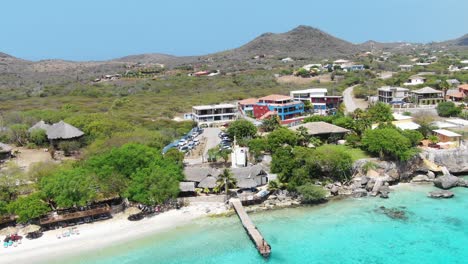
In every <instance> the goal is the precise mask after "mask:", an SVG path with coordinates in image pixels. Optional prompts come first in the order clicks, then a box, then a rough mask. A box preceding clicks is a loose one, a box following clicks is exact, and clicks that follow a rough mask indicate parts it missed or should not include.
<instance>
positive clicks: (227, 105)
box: [192, 104, 236, 110]
mask: <svg viewBox="0 0 468 264" xmlns="http://www.w3.org/2000/svg"><path fill="white" fill-rule="evenodd" d="M192 108H193V109H195V110H208V109H218V108H236V106H235V105H233V104H216V105H196V106H193V107H192Z"/></svg>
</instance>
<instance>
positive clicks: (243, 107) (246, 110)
mask: <svg viewBox="0 0 468 264" xmlns="http://www.w3.org/2000/svg"><path fill="white" fill-rule="evenodd" d="M257 102H258V99H257V98H247V99H244V100H241V101H239V102H237V106H238V109H239V111H240V112H241V113H242V114H244V115H248V116H253V107H254V105H255V104H257Z"/></svg>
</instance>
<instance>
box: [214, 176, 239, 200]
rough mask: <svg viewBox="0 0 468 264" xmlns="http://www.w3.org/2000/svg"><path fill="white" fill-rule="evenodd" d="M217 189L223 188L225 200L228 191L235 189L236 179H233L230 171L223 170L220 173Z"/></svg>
mask: <svg viewBox="0 0 468 264" xmlns="http://www.w3.org/2000/svg"><path fill="white" fill-rule="evenodd" d="M217 187H218V188H219V189H220V190H221V189H222V188H224V191H225V193H226V198H227V196H228V189H229V188H235V187H236V178H234V177H233V175H232V173H231V171H230V170H229V169H224V170H223V173H221V174H220V175H219V177H218V180H217Z"/></svg>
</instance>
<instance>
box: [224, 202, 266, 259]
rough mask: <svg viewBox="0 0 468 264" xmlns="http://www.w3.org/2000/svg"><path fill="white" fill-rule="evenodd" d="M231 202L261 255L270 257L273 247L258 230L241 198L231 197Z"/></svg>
mask: <svg viewBox="0 0 468 264" xmlns="http://www.w3.org/2000/svg"><path fill="white" fill-rule="evenodd" d="M230 203H231V204H232V206H233V207H234V210H235V211H236V213H237V215H238V216H239V219H240V220H241V222H242V225H243V226H244V229H245V231H246V232H247V234H248V235H249V237H250V239H251V240H252V242H253V243H254V244H255V247H256V248H257V250H258V252H259V253H260V255H262V256H263V257H265V258H268V257H269V256H270V253H271V247H270V245H269V244H268V242H266V241H265V239H264V238H263V236H262V234H261V233H260V231H258V229H257V227H256V226H255V225H254V223H253V222H252V220H251V219H250V217H249V215H248V214H247V213H246V212H245V210H244V207H243V206H242V203H241V201H240V200H239V199H234V198H233V199H231V200H230Z"/></svg>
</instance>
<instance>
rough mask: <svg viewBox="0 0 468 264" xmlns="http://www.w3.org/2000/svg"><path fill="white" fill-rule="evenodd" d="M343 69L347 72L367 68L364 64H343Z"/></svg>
mask: <svg viewBox="0 0 468 264" xmlns="http://www.w3.org/2000/svg"><path fill="white" fill-rule="evenodd" d="M341 69H342V70H343V71H346V72H352V71H363V70H365V69H366V68H365V67H364V65H362V64H352V63H349V64H342V65H341Z"/></svg>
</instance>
